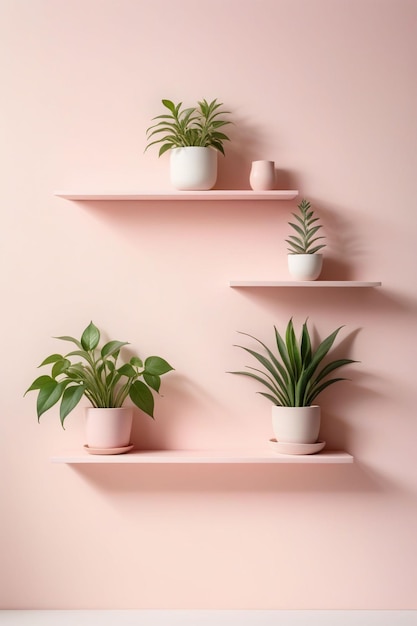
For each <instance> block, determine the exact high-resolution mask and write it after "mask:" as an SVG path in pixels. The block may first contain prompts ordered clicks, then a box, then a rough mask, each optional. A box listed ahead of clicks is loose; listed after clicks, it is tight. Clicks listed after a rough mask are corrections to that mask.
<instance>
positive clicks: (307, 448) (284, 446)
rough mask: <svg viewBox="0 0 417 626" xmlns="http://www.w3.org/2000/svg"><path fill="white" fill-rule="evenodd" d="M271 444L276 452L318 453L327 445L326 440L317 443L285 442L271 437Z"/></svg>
mask: <svg viewBox="0 0 417 626" xmlns="http://www.w3.org/2000/svg"><path fill="white" fill-rule="evenodd" d="M269 445H270V446H271V448H272V449H273V450H275V452H278V453H279V454H316V453H317V452H320V450H323V448H324V446H325V445H326V442H325V441H316V443H284V442H282V441H277V440H276V439H270V440H269Z"/></svg>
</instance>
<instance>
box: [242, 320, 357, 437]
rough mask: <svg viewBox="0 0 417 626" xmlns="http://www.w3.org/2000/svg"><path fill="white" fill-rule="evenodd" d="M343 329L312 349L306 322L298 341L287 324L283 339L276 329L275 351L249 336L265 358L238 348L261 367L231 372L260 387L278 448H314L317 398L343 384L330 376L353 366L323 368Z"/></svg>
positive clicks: (341, 362)
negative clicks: (306, 445)
mask: <svg viewBox="0 0 417 626" xmlns="http://www.w3.org/2000/svg"><path fill="white" fill-rule="evenodd" d="M341 328H342V327H339V328H337V329H336V330H335V331H333V332H332V333H331V334H330V335H329V336H328V337H326V338H325V339H324V340H323V341H321V342H320V343H319V345H318V346H317V347H316V348H313V346H312V341H311V338H310V333H309V330H308V327H307V321H306V322H304V324H303V327H302V332H301V336H300V338H299V339H298V340H297V338H296V335H295V331H294V326H293V321H292V319H290V321H289V322H288V325H287V328H286V332H285V337H283V336H281V335H280V333H279V332H278V330H277V329H276V327H274V330H275V344H276V346H275V348H274V349H270V348H268V347H267V346H266V345H265V344H264V343H263V342H262V341H260V340H259V339H257V338H256V337H253V336H252V335H249V334H248V333H240V334H243V335H246V336H247V337H250V338H251V339H254V340H255V341H256V342H257V343H258V344H260V345H261V346H262V348H263V349H264V351H265V353H266V354H261V353H259V352H257V351H255V350H253V349H252V348H248V347H245V346H236V347H238V348H241V349H242V350H244V351H245V352H247V353H248V354H250V355H251V356H252V357H254V358H255V360H256V361H258V363H259V364H260V365H261V366H262V368H261V369H260V368H259V367H249V366H248V370H249V371H237V372H230V373H231V374H238V375H240V376H248V377H249V378H253V379H254V380H256V381H257V382H258V383H261V384H262V385H263V386H264V387H265V388H266V391H261V392H259V393H260V394H261V395H262V396H264V397H265V398H267V399H268V400H270V401H271V402H272V404H273V405H274V406H273V407H272V428H273V432H274V435H275V437H276V441H277V442H279V443H280V444H294V443H297V444H315V443H316V442H317V440H318V436H319V431H320V407H319V406H317V405H315V404H314V402H315V400H316V399H317V397H318V396H319V394H320V393H321V392H322V391H324V390H325V389H326V388H327V387H329V386H330V385H333V384H334V383H336V382H339V381H342V380H346V379H345V378H340V377H338V378H333V377H331V378H329V375H330V374H331V373H332V372H334V371H335V370H337V369H339V368H340V367H342V366H343V365H348V364H350V363H355V362H356V361H353V360H352V359H347V358H343V359H336V360H333V361H330V362H327V363H326V364H324V359H325V357H326V355H327V354H328V353H329V350H330V349H331V348H332V346H333V344H334V341H335V339H336V337H337V335H338V333H339V331H340V329H341Z"/></svg>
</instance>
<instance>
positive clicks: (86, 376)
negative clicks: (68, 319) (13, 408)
mask: <svg viewBox="0 0 417 626" xmlns="http://www.w3.org/2000/svg"><path fill="white" fill-rule="evenodd" d="M56 339H61V340H63V341H69V342H71V343H73V344H75V346H76V350H73V351H71V352H68V353H67V354H65V355H62V354H51V355H50V356H48V357H46V358H45V359H44V360H43V361H42V363H41V364H40V366H39V367H43V366H45V365H50V366H51V374H50V375H45V374H44V375H42V376H39V377H38V378H36V379H35V380H34V381H33V383H32V384H31V385H30V387H29V388H28V389H27V391H26V392H25V395H26V393H28V392H29V391H35V390H36V391H38V398H37V407H36V408H37V415H38V421H39V420H40V418H41V416H42V415H43V414H44V413H45V412H46V411H48V410H49V409H50V408H51V407H53V406H54V405H55V404H57V402H59V401H60V411H59V415H60V420H61V425H62V427H64V421H65V419H66V417H67V416H68V415H69V413H70V412H71V411H72V410H73V409H74V408H75V407H76V406H77V404H78V403H79V402H80V400H81V398H82V397H83V396H84V397H85V398H86V399H87V400H88V401H89V403H90V404H91V407H90V408H87V409H86V438H87V446H88V448H89V449H92V450H95V449H109V450H111V449H121V451H124V449H125V448H126V447H128V446H129V445H130V432H131V426H132V408H131V407H125V406H123V405H124V402H125V400H127V398H130V400H131V401H132V403H133V404H134V405H136V406H137V407H138V408H139V409H141V410H142V411H143V412H144V413H146V414H147V415H149V416H150V417H152V418H153V417H154V415H153V414H154V397H153V393H152V392H153V391H155V392H157V393H158V392H159V388H160V384H161V376H162V375H163V374H166V373H167V372H169V371H170V370H172V369H173V368H172V367H171V365H170V364H169V363H168V362H167V361H165V360H164V359H162V358H161V357H159V356H150V357H148V358H147V359H146V360H145V361H144V362H143V361H142V360H141V359H140V358H139V357H138V356H132V357H131V358H130V360H129V361H128V362H127V363H124V364H119V363H118V359H119V356H120V350H121V348H123V346H126V345H128V342H126V341H114V340H113V341H109V342H107V343H105V345H103V346H102V347H101V348H99V342H100V331H99V329H98V328H97V327H96V326H95V325H94V324H93V322H90V324H89V325H88V326H87V328H86V329H85V330H84V331H83V333H82V335H81V339H80V340H78V339H75V338H74V337H69V336H62V337H56Z"/></svg>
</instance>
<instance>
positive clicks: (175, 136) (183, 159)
mask: <svg viewBox="0 0 417 626" xmlns="http://www.w3.org/2000/svg"><path fill="white" fill-rule="evenodd" d="M162 104H163V105H164V107H165V108H166V109H167V112H166V113H165V114H163V115H158V116H157V117H155V118H154V120H157V122H156V123H155V124H153V125H152V126H150V127H149V128H148V129H147V131H146V134H147V140H148V144H147V146H146V148H145V152H146V150H147V149H148V148H150V147H151V146H153V145H155V144H161V145H160V148H159V156H161V155H162V154H164V152H167V151H168V150H169V151H170V180H171V184H172V185H173V187H175V188H176V189H181V190H185V191H192V190H200V189H202V190H207V189H212V187H214V185H215V183H216V180H217V155H218V152H221V153H222V154H223V155H224V147H223V143H224V142H225V141H229V137H228V136H227V135H225V134H224V133H223V132H222V131H221V130H220V129H221V128H222V127H223V126H225V125H226V124H230V121H228V120H226V119H224V118H223V117H222V116H224V115H227V114H228V113H229V111H223V110H221V107H222V103H219V102H217V99H215V100H213V101H212V102H207V100H201V102H198V106H194V107H189V108H182V102H180V103H179V104H174V103H173V102H172V101H171V100H162Z"/></svg>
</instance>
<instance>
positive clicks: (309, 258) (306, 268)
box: [288, 254, 323, 280]
mask: <svg viewBox="0 0 417 626" xmlns="http://www.w3.org/2000/svg"><path fill="white" fill-rule="evenodd" d="M322 267H323V255H322V254H289V255H288V271H289V273H290V274H291V276H292V277H293V278H295V279H296V280H316V278H318V277H319V276H320V272H321V269H322Z"/></svg>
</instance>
